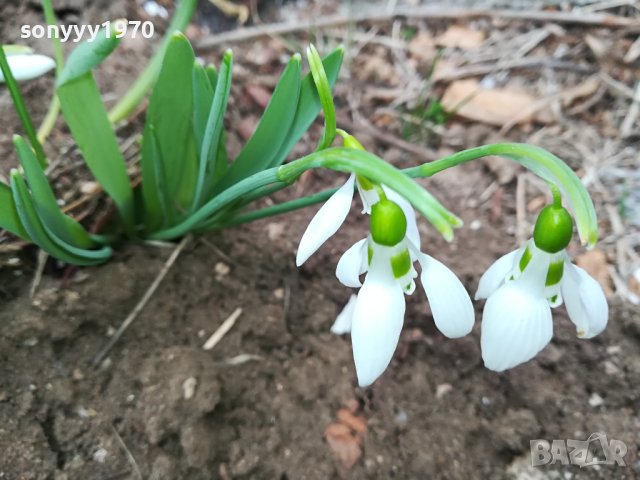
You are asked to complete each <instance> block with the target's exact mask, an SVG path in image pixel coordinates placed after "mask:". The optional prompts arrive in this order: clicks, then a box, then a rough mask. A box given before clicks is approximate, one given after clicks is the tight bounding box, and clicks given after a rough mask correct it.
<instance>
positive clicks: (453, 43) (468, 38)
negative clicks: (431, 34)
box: [436, 25, 484, 50]
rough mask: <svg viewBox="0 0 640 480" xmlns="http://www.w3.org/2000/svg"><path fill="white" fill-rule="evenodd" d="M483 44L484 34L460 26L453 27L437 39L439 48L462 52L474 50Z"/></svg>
mask: <svg viewBox="0 0 640 480" xmlns="http://www.w3.org/2000/svg"><path fill="white" fill-rule="evenodd" d="M482 42H484V32H481V31H480V30H472V29H470V28H468V27H463V26H460V25H451V26H450V27H449V28H448V29H447V31H446V32H444V33H443V34H442V35H440V36H439V37H437V38H436V44H437V45H438V46H441V47H450V48H460V49H462V50H473V49H474V48H477V47H479V46H480V45H481V44H482Z"/></svg>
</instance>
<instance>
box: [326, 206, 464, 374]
mask: <svg viewBox="0 0 640 480" xmlns="http://www.w3.org/2000/svg"><path fill="white" fill-rule="evenodd" d="M400 198H401V197H400ZM402 200H403V201H405V202H406V200H404V199H402ZM407 205H408V202H407ZM411 215H412V217H410V218H412V219H413V223H415V216H414V214H413V210H411ZM380 217H386V218H384V219H383V220H378V219H379V218H380ZM390 218H394V220H390ZM400 218H401V223H402V224H403V225H402V226H401V228H397V225H394V222H397V221H398V219H400ZM411 223H412V222H411V221H410V222H406V215H405V213H404V211H403V209H402V208H400V207H399V204H396V203H395V202H392V201H390V199H389V198H387V199H384V200H382V201H379V202H377V203H375V204H374V205H373V207H372V213H371V235H369V236H368V237H367V238H365V239H362V240H360V241H359V242H357V243H355V244H354V245H353V246H352V247H351V248H349V249H348V250H347V251H346V252H345V253H344V255H343V256H342V257H341V258H340V261H339V262H338V266H337V268H336V276H337V277H338V280H340V282H342V283H343V284H344V285H346V286H348V287H354V288H357V287H360V286H361V287H362V288H361V289H360V291H359V292H358V295H357V297H356V298H355V300H354V299H353V297H352V298H351V300H350V301H349V303H348V304H347V306H346V307H345V309H344V310H343V311H342V313H341V314H340V315H339V316H338V318H337V319H336V322H335V323H334V326H333V327H332V331H333V332H335V333H346V332H347V331H349V330H350V331H351V342H352V346H353V356H354V360H355V365H356V373H357V376H358V383H359V385H360V386H367V385H370V384H371V383H373V382H374V381H375V380H376V379H377V378H378V377H379V376H380V375H381V374H382V373H383V372H384V370H385V369H386V368H387V366H388V365H389V362H390V361H391V358H392V357H393V353H394V352H395V349H396V346H397V344H398V339H399V337H400V332H401V330H402V324H403V322H404V313H405V300H404V294H407V295H411V294H412V293H413V291H414V290H415V282H414V278H415V277H416V276H417V272H416V271H415V269H414V267H413V263H414V262H415V261H417V262H418V263H419V264H420V266H421V269H422V271H421V275H420V279H421V281H422V286H423V288H424V289H425V292H426V294H427V298H428V300H429V303H430V305H431V311H432V314H433V317H434V321H435V324H436V326H437V327H438V329H439V330H440V331H441V332H442V333H443V334H444V335H446V336H447V337H450V338H456V337H461V336H464V335H466V334H468V333H469V332H470V331H471V329H472V328H473V321H474V313H473V306H472V304H471V300H470V299H469V295H468V294H467V292H466V290H465V289H464V286H463V285H462V283H461V282H460V280H458V278H457V277H456V276H455V274H454V273H453V272H452V271H451V270H449V269H448V268H447V267H445V266H444V265H443V264H442V263H440V262H438V261H437V260H435V259H434V258H433V257H430V256H429V255H426V254H424V253H422V252H420V249H419V246H417V245H419V243H418V244H417V245H416V244H415V243H414V240H413V239H412V238H411V237H410V235H411V236H414V238H415V237H416V236H417V241H418V242H419V236H418V234H417V228H416V229H415V232H412V233H410V232H411V229H410V228H408V227H409V224H411ZM363 273H366V274H367V275H366V277H365V280H364V283H363V284H361V283H360V278H359V277H360V275H362V274H363Z"/></svg>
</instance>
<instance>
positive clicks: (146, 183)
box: [142, 33, 197, 228]
mask: <svg viewBox="0 0 640 480" xmlns="http://www.w3.org/2000/svg"><path fill="white" fill-rule="evenodd" d="M194 60H195V57H194V53H193V49H192V48H191V45H190V44H189V41H188V40H187V39H186V37H185V36H184V35H182V34H181V33H175V34H174V35H173V36H172V37H171V40H170V42H169V46H168V48H167V51H166V55H165V58H164V60H163V62H162V68H161V70H160V75H159V76H158V81H157V83H156V85H155V87H154V89H153V93H152V95H151V100H150V102H149V108H148V109H147V119H146V123H145V130H144V134H143V141H142V190H143V194H144V199H145V205H146V208H147V213H148V215H149V216H150V217H149V218H146V219H145V221H146V223H147V225H148V226H151V227H152V228H153V227H155V226H156V224H157V223H158V221H159V220H160V219H161V218H160V217H159V216H158V215H159V213H160V211H161V208H160V206H159V205H158V203H157V202H158V200H159V198H158V197H160V196H165V197H166V198H168V199H171V203H170V204H169V205H165V206H164V207H168V208H169V211H165V212H163V216H164V219H165V220H167V218H166V215H167V214H168V215H169V217H170V218H169V219H168V220H169V221H170V222H171V221H172V219H173V218H175V217H176V216H177V214H176V212H177V211H178V210H180V208H179V203H180V199H179V198H178V195H177V193H178V191H179V190H180V188H181V184H182V182H183V181H184V180H185V176H186V173H187V172H189V171H190V170H191V171H193V170H194V169H195V168H196V167H195V164H196V161H197V158H196V156H195V154H194V149H193V148H190V147H189V145H190V143H193V142H194V139H193V133H192V126H193V118H192V114H193V103H192V102H193V97H192V95H193V93H192V92H193V87H192V79H193V75H192V69H193V65H194ZM152 135H153V137H155V140H153V139H152V138H151V136H152ZM189 153H191V155H189ZM156 162H162V166H161V168H160V167H159V166H157V165H154V163H156ZM160 176H162V178H161V177H160ZM160 185H162V187H160ZM188 187H190V188H191V190H193V188H194V185H190V186H188ZM161 188H162V189H163V190H164V191H163V190H161ZM189 200H190V198H189ZM164 207H163V208H164ZM163 208H162V209H163ZM172 209H175V210H176V212H172V211H171V210H172Z"/></svg>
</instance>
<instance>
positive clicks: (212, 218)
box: [0, 30, 343, 265]
mask: <svg viewBox="0 0 640 480" xmlns="http://www.w3.org/2000/svg"><path fill="white" fill-rule="evenodd" d="M119 41H120V39H119V38H116V36H115V35H109V34H108V33H107V32H106V30H102V31H101V32H100V34H99V35H98V37H97V38H96V40H95V41H93V42H86V43H83V44H81V45H80V46H79V47H77V48H76V49H75V50H74V51H73V52H72V54H71V55H70V56H69V58H68V60H67V62H66V65H65V67H64V69H63V70H62V72H61V74H60V75H59V76H58V78H57V82H56V94H57V96H58V99H59V101H60V105H61V108H62V112H63V114H64V119H65V121H66V123H67V125H68V127H69V129H70V131H71V133H72V135H73V137H74V139H75V141H76V142H77V145H78V148H79V150H80V151H81V152H82V154H83V156H84V159H85V161H86V163H87V166H88V168H89V170H90V171H91V173H92V174H93V175H94V177H95V178H96V180H97V181H98V182H99V183H100V185H101V186H102V188H103V189H104V191H105V192H106V193H107V194H108V195H109V196H110V197H111V198H112V199H113V201H114V204H115V206H116V209H117V212H118V217H119V220H120V222H119V223H120V225H121V229H120V230H121V231H119V232H116V233H120V234H123V235H126V236H128V237H130V238H140V239H151V238H162V239H173V238H177V237H180V236H182V235H184V234H186V233H188V232H190V231H205V230H210V229H213V228H222V227H223V226H224V225H225V222H227V221H229V220H231V219H232V218H233V217H234V215H235V214H236V213H237V212H238V211H240V210H242V209H244V208H245V207H246V206H247V205H248V204H249V203H250V202H251V201H253V200H255V199H257V198H260V197H261V196H264V195H265V194H268V193H271V192H272V191H273V190H275V189H278V188H282V187H284V186H285V185H286V183H285V182H282V181H280V180H279V179H278V178H277V176H276V175H275V171H274V170H273V169H274V168H276V167H279V166H280V165H282V163H283V162H284V160H285V159H286V158H287V156H288V155H289V153H290V151H291V150H292V148H293V146H294V145H295V143H296V142H297V141H298V140H299V139H300V137H301V136H302V135H303V134H304V133H305V132H306V130H307V129H308V128H309V126H310V125H311V123H312V122H313V121H314V120H315V118H316V117H317V115H318V113H319V111H320V109H321V99H320V97H319V95H318V92H317V90H316V86H315V83H314V79H313V76H312V75H311V74H310V73H308V74H307V75H304V76H303V74H302V65H301V57H300V55H294V56H293V57H292V58H291V60H290V61H289V62H288V64H287V65H286V67H285V68H284V71H283V72H282V75H281V77H280V80H279V82H278V84H277V86H276V88H275V90H274V92H273V95H272V97H271V100H270V102H269V104H268V105H267V107H266V110H265V112H264V115H263V116H262V118H261V120H260V122H259V124H258V126H257V128H256V130H255V132H254V133H253V135H252V136H251V138H250V139H249V140H248V142H247V143H246V145H245V146H244V148H243V149H242V150H241V151H240V153H239V154H238V156H237V157H236V158H235V159H234V160H233V161H232V162H229V161H228V159H227V150H226V145H225V136H226V135H225V132H224V125H223V121H224V115H225V112H226V110H227V104H228V99H229V93H230V88H231V80H232V64H233V56H232V53H231V52H230V51H227V52H226V53H225V54H224V56H223V58H222V60H221V62H220V65H219V66H218V68H216V67H214V66H213V65H202V64H201V63H200V62H199V61H198V60H196V58H195V54H194V52H193V49H192V47H191V45H190V43H189V41H188V40H187V39H186V37H185V36H184V35H182V34H181V33H179V32H176V33H174V34H173V35H172V36H171V37H170V39H169V40H168V45H167V47H166V53H165V55H164V58H163V60H162V65H161V67H160V71H159V75H158V78H157V82H156V84H155V86H154V88H153V91H152V94H151V98H150V101H149V105H148V109H147V115H146V121H145V126H144V131H143V133H142V136H141V167H142V182H141V186H140V188H139V189H134V188H133V187H132V183H131V180H130V178H129V174H128V172H127V166H126V163H125V160H124V157H123V155H122V153H121V152H120V150H119V146H118V142H117V139H116V135H115V132H114V128H113V125H112V123H111V122H110V121H109V116H108V113H107V110H106V108H105V106H104V104H103V102H102V99H101V97H100V92H99V90H98V87H97V84H96V81H95V79H94V75H93V70H94V69H95V68H96V67H97V66H98V65H99V64H100V63H101V62H102V61H103V60H104V59H105V58H106V57H107V56H108V55H110V54H111V53H112V52H113V51H114V50H115V49H116V47H117V46H118V43H119ZM313 52H314V55H315V56H314V57H313V58H314V60H313V61H316V59H317V62H318V64H319V66H318V68H320V69H321V70H322V74H323V75H325V81H326V82H327V83H328V84H329V85H333V83H334V82H335V80H336V78H337V76H338V71H339V69H340V65H341V62H342V57H343V50H342V49H341V48H338V49H336V50H334V51H333V52H331V53H330V54H329V55H327V56H326V57H325V58H324V59H323V60H322V61H321V60H320V58H319V56H318V55H317V52H315V50H314V51H313ZM9 75H10V73H9ZM329 100H331V99H330V93H329ZM333 122H334V125H335V118H334V120H333ZM333 129H334V131H335V126H334V128H333ZM333 135H335V133H334V134H333ZM330 140H331V141H332V140H333V137H331V139H330ZM14 141H15V145H16V149H17V152H18V157H19V159H20V164H21V166H22V169H21V171H18V170H13V171H12V172H11V183H10V185H5V184H0V227H2V228H5V229H7V230H9V231H11V232H12V233H14V234H16V235H18V236H20V237H22V238H24V239H26V240H30V241H32V242H34V243H36V244H37V245H38V246H40V247H41V248H43V249H44V250H45V251H47V252H48V253H50V254H51V255H53V256H55V257H57V258H59V259H61V260H64V261H65V262H68V263H72V264H77V265H90V264H95V263H99V262H102V261H105V260H106V259H108V258H109V256H110V255H111V254H112V251H111V248H110V247H109V246H108V245H105V244H104V237H102V236H95V235H90V234H89V233H88V232H87V231H86V230H85V229H84V228H83V227H82V226H81V225H80V224H79V223H78V222H76V221H75V220H73V219H72V218H71V217H69V216H68V215H65V214H64V213H63V212H62V211H61V210H60V208H59V206H58V204H57V202H56V198H55V195H54V193H53V191H52V189H51V187H50V185H49V183H48V181H47V178H46V176H45V174H44V172H43V170H42V166H41V165H43V164H44V163H46V160H44V161H40V162H38V160H37V159H36V156H35V155H34V153H33V151H32V149H31V147H30V146H29V145H28V143H27V142H25V141H24V139H22V138H21V137H19V136H16V137H15V139H14ZM35 142H37V140H35V141H34V140H32V143H35ZM327 142H328V143H330V141H329V140H328V141H327ZM35 150H36V152H38V151H42V149H41V147H40V145H39V144H38V145H37V147H36V148H35ZM270 169H271V170H270ZM265 171H270V172H271V177H273V178H271V179H269V178H262V179H261V180H260V181H259V183H260V184H261V189H260V190H258V191H256V189H255V188H252V187H251V185H249V187H247V186H246V185H245V186H244V187H243V188H239V189H238V188H235V189H234V188H233V187H234V186H237V185H238V184H239V183H241V182H242V181H243V180H246V179H247V178H250V177H252V176H255V175H256V174H261V173H262V172H265ZM262 177H265V176H264V175H262ZM245 184H246V182H245ZM203 207H204V209H203Z"/></svg>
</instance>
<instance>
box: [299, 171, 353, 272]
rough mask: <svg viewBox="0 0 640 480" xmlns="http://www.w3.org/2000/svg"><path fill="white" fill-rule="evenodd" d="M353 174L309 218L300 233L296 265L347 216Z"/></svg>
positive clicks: (333, 231) (304, 259)
mask: <svg viewBox="0 0 640 480" xmlns="http://www.w3.org/2000/svg"><path fill="white" fill-rule="evenodd" d="M355 178H356V177H355V174H351V176H350V177H349V180H347V183H345V184H344V185H343V186H342V187H340V188H339V189H338V190H337V191H336V193H334V194H333V195H332V196H331V198H329V200H327V202H326V203H325V204H324V205H323V206H322V207H321V208H320V210H318V213H316V214H315V216H314V217H313V218H312V219H311V222H309V225H308V226H307V229H306V230H305V232H304V234H303V235H302V240H300V246H299V247H298V253H297V254H296V265H297V266H298V267H299V266H300V265H302V264H303V263H304V262H306V261H307V259H308V258H309V257H310V256H311V255H313V254H314V253H315V252H316V250H318V249H319V248H320V247H321V246H322V244H323V243H324V242H326V241H327V239H328V238H329V237H330V236H331V235H333V234H334V233H336V232H337V231H338V228H340V225H342V222H344V219H345V218H347V215H348V213H349V210H350V209H351V201H352V200H353V182H354V181H355Z"/></svg>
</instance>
